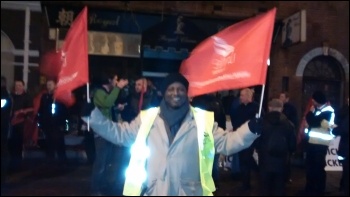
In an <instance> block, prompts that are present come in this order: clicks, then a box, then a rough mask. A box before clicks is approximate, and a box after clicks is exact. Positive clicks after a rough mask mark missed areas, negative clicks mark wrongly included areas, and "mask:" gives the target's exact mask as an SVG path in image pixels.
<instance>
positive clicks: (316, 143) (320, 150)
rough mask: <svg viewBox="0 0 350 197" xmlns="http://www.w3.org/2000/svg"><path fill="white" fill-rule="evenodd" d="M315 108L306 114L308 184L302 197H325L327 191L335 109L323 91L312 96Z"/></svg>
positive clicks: (312, 107)
mask: <svg viewBox="0 0 350 197" xmlns="http://www.w3.org/2000/svg"><path fill="white" fill-rule="evenodd" d="M312 101H313V104H314V105H313V106H311V108H310V111H309V112H308V113H307V114H306V117H305V118H306V122H307V124H308V125H309V128H308V130H307V131H306V133H305V134H306V140H307V144H306V158H305V159H306V163H305V164H306V166H305V169H306V184H305V189H304V191H302V192H301V193H300V194H301V195H306V196H309V195H312V196H323V195H324V192H325V189H326V171H325V167H326V158H325V157H326V155H327V151H328V145H329V143H330V142H331V140H332V139H333V135H332V129H333V128H332V126H333V125H334V118H335V114H334V109H333V108H332V106H330V105H328V104H327V98H326V96H325V94H324V93H323V92H321V91H315V92H314V93H313V94H312Z"/></svg>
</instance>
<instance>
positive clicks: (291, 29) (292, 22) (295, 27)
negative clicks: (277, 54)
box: [282, 10, 306, 47]
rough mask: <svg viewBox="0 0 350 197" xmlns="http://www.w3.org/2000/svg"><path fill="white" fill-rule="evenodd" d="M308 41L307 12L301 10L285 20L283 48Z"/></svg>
mask: <svg viewBox="0 0 350 197" xmlns="http://www.w3.org/2000/svg"><path fill="white" fill-rule="evenodd" d="M305 41H306V11H305V10H301V11H300V12H297V13H295V14H293V15H291V16H289V17H288V18H286V19H284V20H283V29H282V46H283V47H289V46H291V45H293V44H295V43H299V42H305Z"/></svg>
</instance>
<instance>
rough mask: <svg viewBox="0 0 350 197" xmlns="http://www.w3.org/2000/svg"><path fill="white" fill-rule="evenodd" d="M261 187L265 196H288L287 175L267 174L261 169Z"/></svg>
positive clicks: (278, 173) (281, 173)
mask: <svg viewBox="0 0 350 197" xmlns="http://www.w3.org/2000/svg"><path fill="white" fill-rule="evenodd" d="M260 178H261V179H260V180H261V182H260V187H261V195H263V196H285V195H286V182H285V180H286V173H285V172H284V171H281V172H267V171H265V170H263V169H261V168H260Z"/></svg>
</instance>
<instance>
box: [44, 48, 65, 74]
mask: <svg viewBox="0 0 350 197" xmlns="http://www.w3.org/2000/svg"><path fill="white" fill-rule="evenodd" d="M39 70H40V73H41V74H42V75H44V76H45V77H47V78H53V79H56V78H57V77H58V73H59V72H60V70H61V53H60V52H57V51H56V50H52V51H49V52H47V53H45V54H44V55H43V56H42V58H41V60H40V65H39Z"/></svg>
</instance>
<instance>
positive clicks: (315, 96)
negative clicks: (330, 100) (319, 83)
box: [312, 91, 327, 105]
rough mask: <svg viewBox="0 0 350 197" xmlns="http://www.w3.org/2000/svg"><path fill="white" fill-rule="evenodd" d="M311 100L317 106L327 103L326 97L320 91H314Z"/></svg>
mask: <svg viewBox="0 0 350 197" xmlns="http://www.w3.org/2000/svg"><path fill="white" fill-rule="evenodd" d="M312 98H313V99H314V100H315V101H316V102H317V103H318V104H321V105H323V104H325V103H327V98H326V96H325V95H324V94H323V93H322V92H321V91H316V92H314V93H313V94H312Z"/></svg>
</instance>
